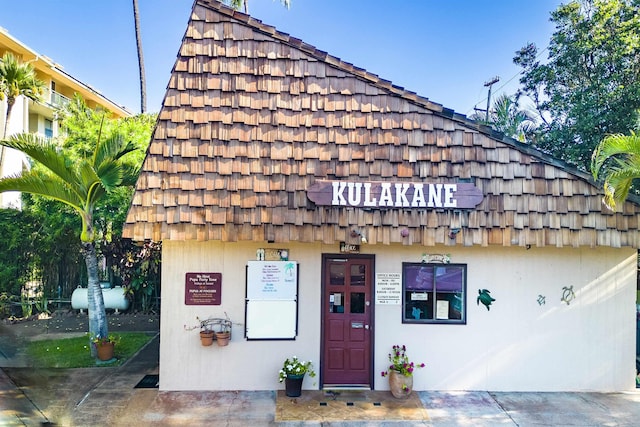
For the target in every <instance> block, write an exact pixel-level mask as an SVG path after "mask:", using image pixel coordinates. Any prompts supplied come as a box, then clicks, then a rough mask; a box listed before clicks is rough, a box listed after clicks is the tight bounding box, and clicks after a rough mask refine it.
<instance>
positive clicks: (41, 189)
mask: <svg viewBox="0 0 640 427" xmlns="http://www.w3.org/2000/svg"><path fill="white" fill-rule="evenodd" d="M5 191H20V192H23V193H31V194H39V195H41V196H44V197H48V198H50V199H54V200H58V201H60V202H62V203H65V204H67V205H69V206H71V207H72V208H74V209H76V210H79V211H80V210H81V209H82V204H83V200H82V199H81V198H80V197H78V194H77V193H76V192H74V191H73V190H72V189H71V188H70V186H69V185H68V184H67V183H66V182H64V181H62V180H61V179H60V178H58V177H57V176H55V175H52V176H47V175H42V174H35V173H31V172H27V173H23V174H22V175H12V176H9V177H6V178H3V179H0V192H5Z"/></svg>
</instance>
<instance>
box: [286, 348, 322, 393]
mask: <svg viewBox="0 0 640 427" xmlns="http://www.w3.org/2000/svg"><path fill="white" fill-rule="evenodd" d="M307 373H308V374H309V376H310V377H312V378H313V377H315V376H316V372H315V371H314V370H313V363H312V362H311V361H307V362H302V361H301V360H299V359H298V357H297V356H293V357H292V358H291V359H285V361H284V363H283V364H282V369H280V372H279V375H278V377H279V381H280V382H283V381H284V387H285V394H286V395H287V396H289V397H298V396H300V395H301V394H302V382H303V381H304V376H305V374H307Z"/></svg>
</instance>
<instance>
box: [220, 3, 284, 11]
mask: <svg viewBox="0 0 640 427" xmlns="http://www.w3.org/2000/svg"><path fill="white" fill-rule="evenodd" d="M220 1H221V2H222V3H224V4H226V5H227V6H229V7H232V8H233V9H235V10H240V9H243V10H244V13H246V14H249V0H220ZM280 3H281V4H282V5H283V6H284V7H286V8H287V9H289V7H291V0H280Z"/></svg>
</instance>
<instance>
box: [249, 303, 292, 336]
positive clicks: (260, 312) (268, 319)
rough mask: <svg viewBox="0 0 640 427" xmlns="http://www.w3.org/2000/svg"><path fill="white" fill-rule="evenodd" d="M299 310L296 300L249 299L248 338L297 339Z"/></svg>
mask: <svg viewBox="0 0 640 427" xmlns="http://www.w3.org/2000/svg"><path fill="white" fill-rule="evenodd" d="M297 310H298V303H297V302H296V301H282V300H280V301H257V300H252V301H247V322H246V324H247V327H246V331H245V332H246V335H247V339H249V340H266V339H281V340H285V339H295V337H296V332H297V331H296V323H297V322H296V317H297V314H298V313H297Z"/></svg>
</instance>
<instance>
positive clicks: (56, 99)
mask: <svg viewBox="0 0 640 427" xmlns="http://www.w3.org/2000/svg"><path fill="white" fill-rule="evenodd" d="M42 99H43V100H44V101H45V102H46V103H47V104H49V105H51V106H52V107H56V108H62V107H64V106H65V105H67V104H69V102H71V100H70V99H69V98H67V97H66V96H64V95H62V94H60V93H58V92H56V91H55V90H51V89H45V90H44V93H43V94H42Z"/></svg>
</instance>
